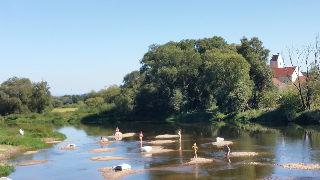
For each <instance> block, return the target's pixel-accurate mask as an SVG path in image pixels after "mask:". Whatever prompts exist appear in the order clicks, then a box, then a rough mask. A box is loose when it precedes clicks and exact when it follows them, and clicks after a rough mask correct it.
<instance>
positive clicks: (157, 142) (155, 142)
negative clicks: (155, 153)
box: [148, 140, 176, 144]
mask: <svg viewBox="0 0 320 180" xmlns="http://www.w3.org/2000/svg"><path fill="white" fill-rule="evenodd" d="M174 142H176V141H173V140H156V141H150V142H148V143H150V144H166V143H174Z"/></svg>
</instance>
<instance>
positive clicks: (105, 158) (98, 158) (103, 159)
mask: <svg viewBox="0 0 320 180" xmlns="http://www.w3.org/2000/svg"><path fill="white" fill-rule="evenodd" d="M90 159H91V160H92V161H113V160H127V159H129V158H123V157H115V156H100V157H92V158H90Z"/></svg>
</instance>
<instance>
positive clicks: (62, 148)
mask: <svg viewBox="0 0 320 180" xmlns="http://www.w3.org/2000/svg"><path fill="white" fill-rule="evenodd" d="M76 147H77V146H62V147H59V149H60V150H66V149H75V148H76Z"/></svg>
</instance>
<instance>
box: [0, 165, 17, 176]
mask: <svg viewBox="0 0 320 180" xmlns="http://www.w3.org/2000/svg"><path fill="white" fill-rule="evenodd" d="M0 163H1V162H0ZM13 171H15V167H14V166H9V165H5V166H0V176H8V175H9V173H11V172H13Z"/></svg>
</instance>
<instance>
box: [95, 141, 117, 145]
mask: <svg viewBox="0 0 320 180" xmlns="http://www.w3.org/2000/svg"><path fill="white" fill-rule="evenodd" d="M109 143H114V141H104V142H100V141H99V142H95V144H109Z"/></svg>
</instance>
